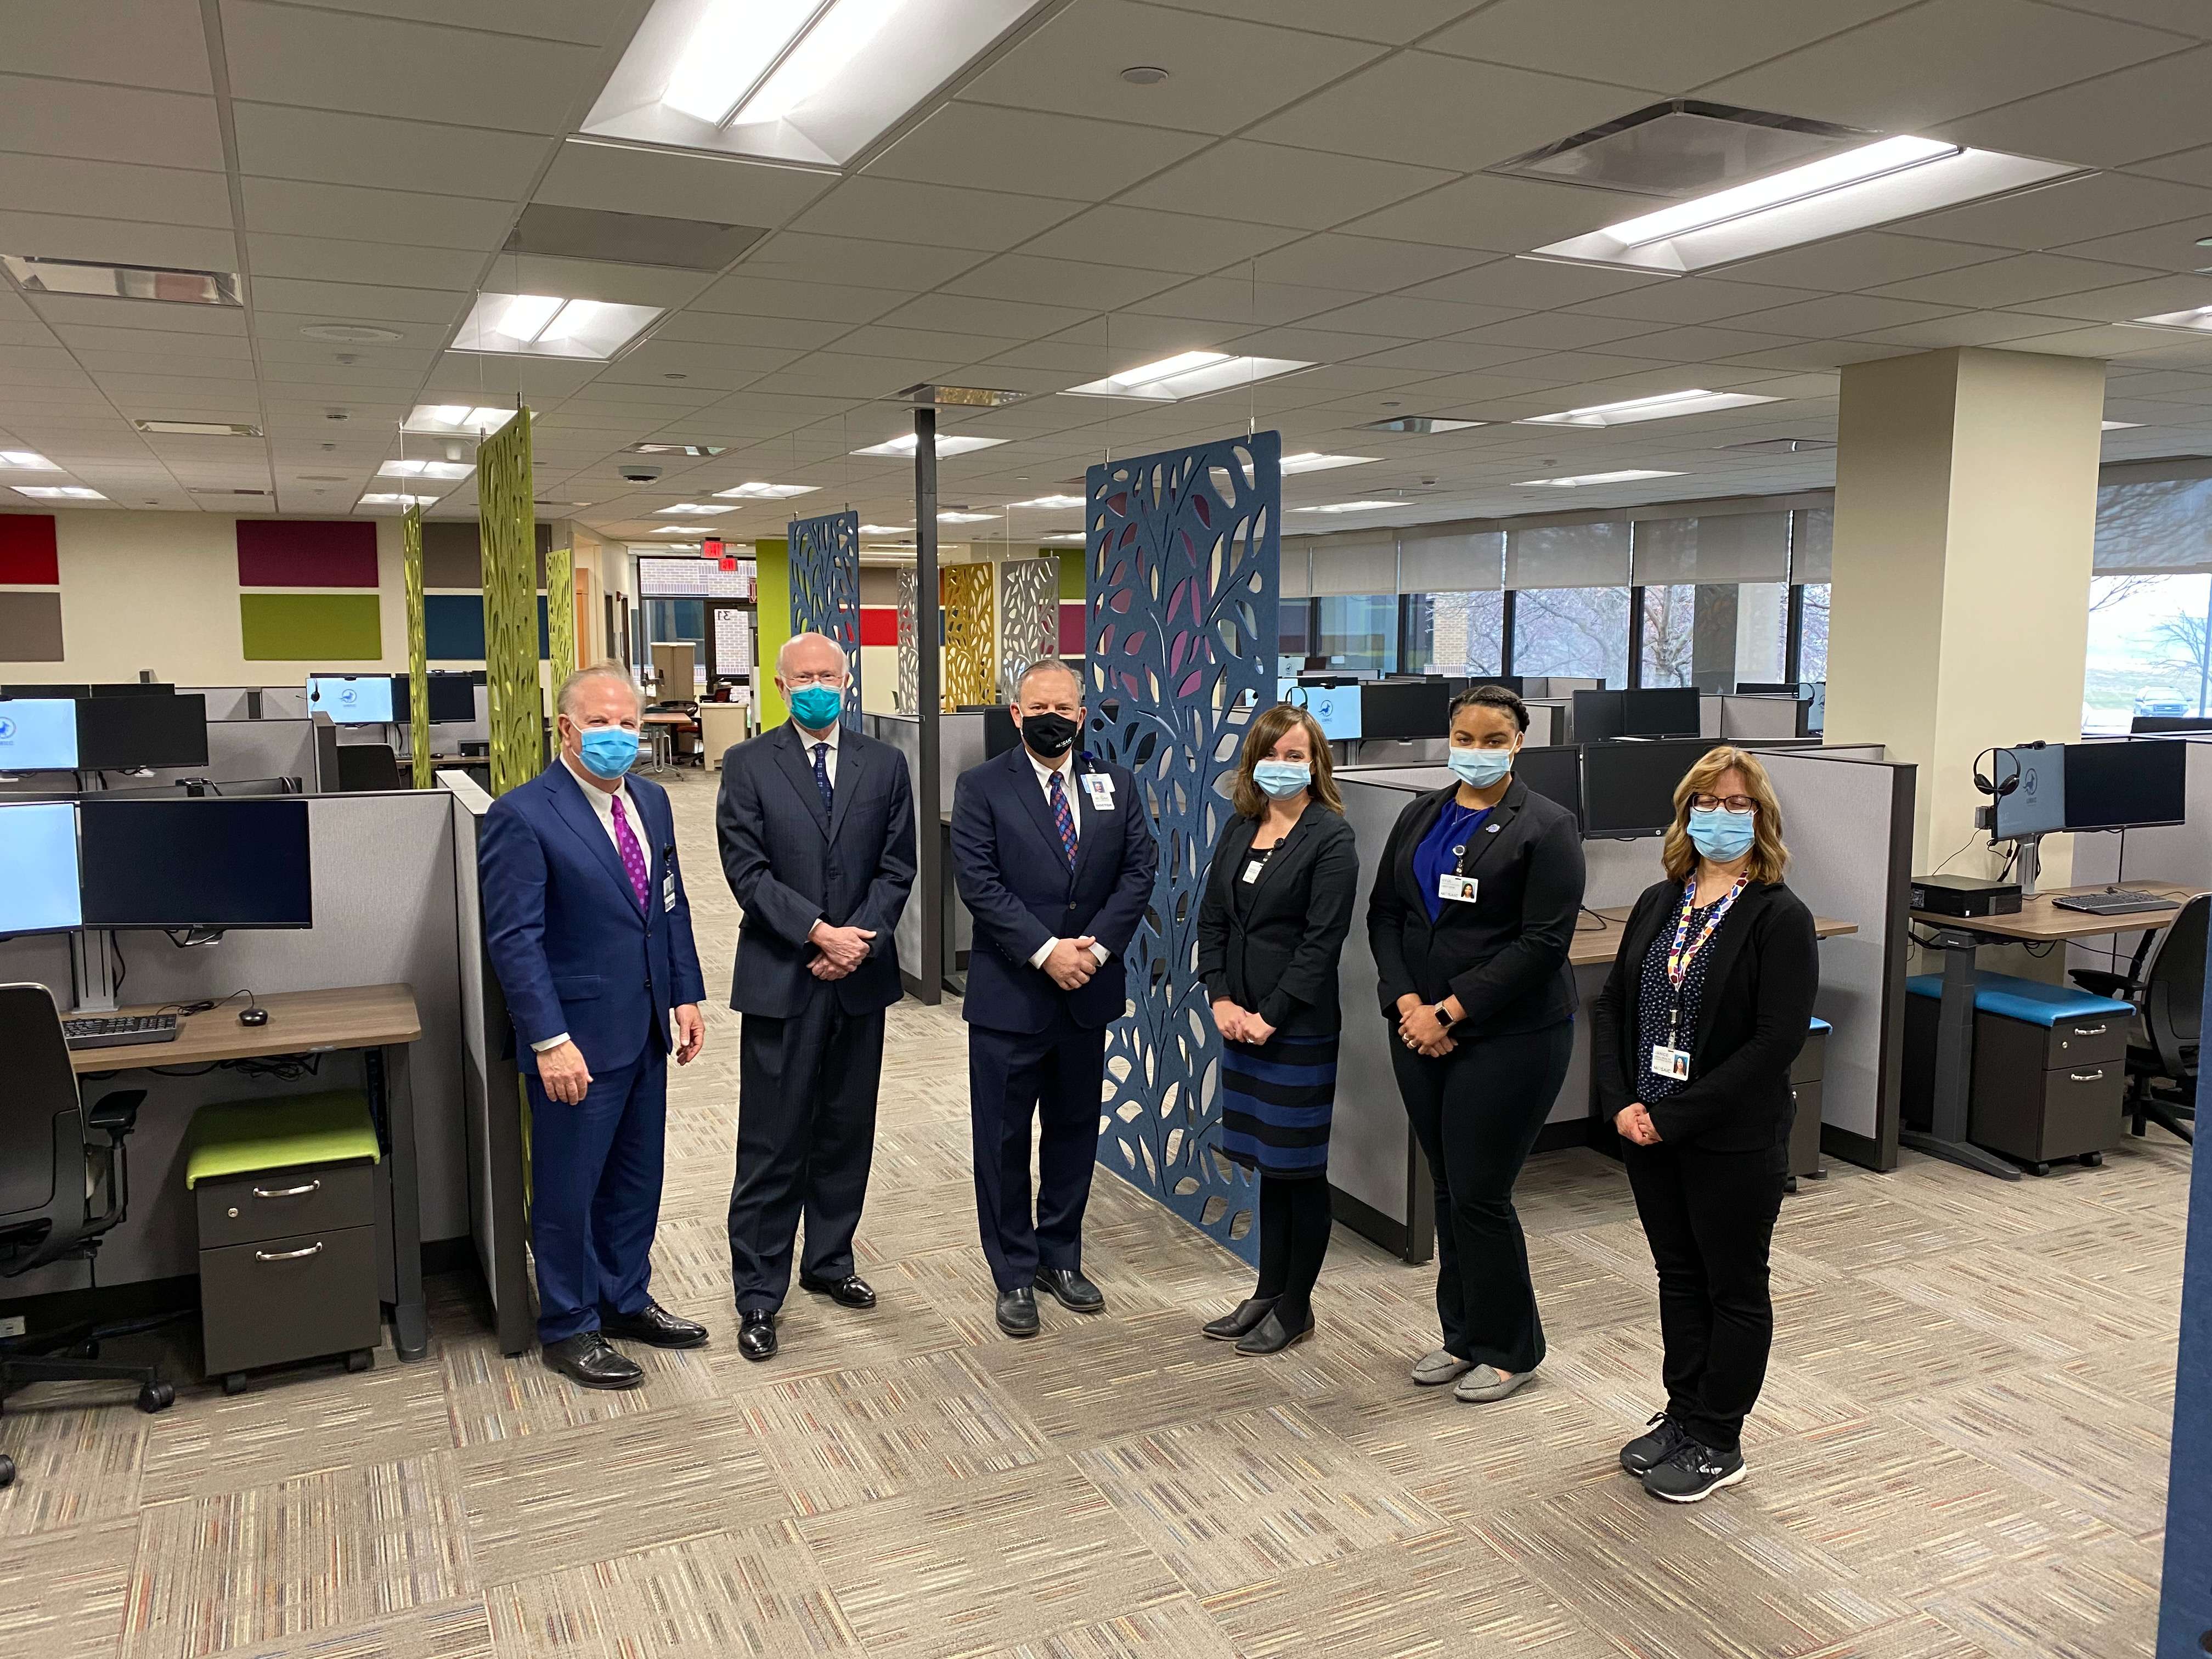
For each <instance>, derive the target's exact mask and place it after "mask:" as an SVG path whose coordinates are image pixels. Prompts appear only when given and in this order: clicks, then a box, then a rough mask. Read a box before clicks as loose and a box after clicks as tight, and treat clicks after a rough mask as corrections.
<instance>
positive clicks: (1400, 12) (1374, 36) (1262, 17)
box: [1161, 0, 1482, 46]
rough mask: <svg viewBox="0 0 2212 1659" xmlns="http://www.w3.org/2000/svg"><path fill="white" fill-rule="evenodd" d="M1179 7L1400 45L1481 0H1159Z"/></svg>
mask: <svg viewBox="0 0 2212 1659" xmlns="http://www.w3.org/2000/svg"><path fill="white" fill-rule="evenodd" d="M1161 3H1163V4H1167V5H1172V6H1174V7H1175V8H1176V9H1178V10H1182V11H1194V12H1203V13H1205V14H1206V15H1209V16H1217V17H1245V18H1249V19H1251V20H1252V21H1255V22H1259V23H1272V24H1276V25H1279V27H1284V28H1297V29H1310V30H1312V31H1314V32H1315V33H1320V34H1340V35H1346V36H1349V37H1350V38H1352V39H1354V40H1382V41H1387V42H1389V44H1391V45H1393V46H1402V45H1403V44H1404V43H1405V42H1407V41H1408V40H1413V39H1415V38H1417V37H1418V36H1420V35H1423V34H1426V33H1428V32H1429V31H1430V30H1431V29H1434V28H1437V27H1441V26H1443V24H1446V23H1449V22H1450V21H1452V20H1453V19H1454V18H1455V17H1461V16H1464V15H1466V14H1467V13H1468V12H1470V11H1475V10H1479V9H1480V6H1481V3H1482V0H1360V3H1359V4H1358V5H1356V6H1355V5H1346V4H1344V3H1343V0H1161Z"/></svg>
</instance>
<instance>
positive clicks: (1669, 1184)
mask: <svg viewBox="0 0 2212 1659" xmlns="http://www.w3.org/2000/svg"><path fill="white" fill-rule="evenodd" d="M1621 1156H1622V1157H1623V1158H1625V1159H1626V1162H1627V1164H1628V1184H1629V1186H1630V1188H1632V1190H1633V1191H1634V1192H1635V1194H1636V1212H1637V1214H1638V1216H1639V1217H1641V1218H1643V1222H1644V1237H1645V1238H1646V1239H1648V1240H1650V1244H1651V1260H1652V1262H1653V1264H1654V1265H1655V1266H1656V1267H1657V1268H1658V1269H1659V1329H1660V1334H1661V1335H1662V1337H1663V1338H1664V1339H1665V1340H1666V1344H1667V1358H1666V1364H1665V1376H1666V1382H1667V1410H1668V1413H1670V1414H1671V1415H1672V1416H1673V1417H1674V1420H1675V1421H1676V1422H1678V1423H1680V1425H1682V1426H1683V1427H1684V1428H1685V1429H1687V1430H1688V1431H1690V1432H1691V1433H1692V1434H1693V1435H1695V1436H1696V1437H1698V1438H1699V1440H1701V1441H1703V1442H1704V1443H1705V1444H1706V1445H1708V1446H1711V1447H1713V1448H1715V1449H1717V1450H1721V1451H1734V1450H1735V1449H1736V1443H1737V1441H1738V1439H1739V1438H1740V1437H1741V1435H1742V1433H1743V1419H1745V1417H1746V1416H1747V1415H1748V1414H1749V1413H1750V1411H1751V1408H1752V1405H1753V1402H1754V1401H1757V1400H1758V1398H1759V1385H1760V1384H1761V1383H1764V1382H1765V1380H1766V1355H1767V1351H1768V1349H1770V1348H1771V1346H1773V1344H1774V1302H1773V1299H1772V1297H1771V1296H1770V1295H1769V1294H1768V1292H1767V1275H1766V1257H1767V1248H1768V1246H1769V1245H1770V1244H1771V1243H1772V1242H1773V1239H1774V1218H1775V1217H1776V1216H1777V1215H1778V1214H1779V1213H1780V1212H1781V1209H1782V1181H1783V1174H1782V1171H1781V1170H1778V1169H1775V1168H1774V1167H1773V1160H1772V1158H1771V1155H1770V1154H1768V1153H1765V1152H1699V1150H1697V1148H1695V1147H1693V1146H1668V1145H1666V1144H1665V1143H1664V1142H1663V1141H1662V1143H1661V1144H1660V1145H1658V1146H1632V1145H1630V1144H1628V1143H1626V1142H1624V1143H1622V1146H1621Z"/></svg>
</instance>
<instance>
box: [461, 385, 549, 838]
mask: <svg viewBox="0 0 2212 1659" xmlns="http://www.w3.org/2000/svg"><path fill="white" fill-rule="evenodd" d="M531 423H532V416H531V411H530V410H527V409H521V410H516V411H515V416H514V418H513V420H511V421H509V422H507V425H506V426H505V427H503V428H501V429H500V430H499V431H498V432H496V433H494V434H493V435H491V436H490V437H489V438H487V439H485V440H484V441H483V443H482V444H480V445H478V446H477V523H478V525H479V526H481V529H482V532H483V611H484V687H485V693H486V697H487V700H488V702H489V704H490V718H491V792H492V793H493V794H495V795H503V794H505V793H507V791H508V790H510V789H512V788H513V787H515V786H516V785H517V784H520V783H527V782H528V781H530V780H531V779H532V778H534V777H536V776H537V775H538V772H539V770H540V769H542V768H543V767H544V764H545V738H544V729H545V693H544V688H543V686H542V685H541V684H540V682H539V679H538V604H537V598H538V595H537V586H538V584H537V580H536V578H537V574H538V569H537V566H538V558H537V549H536V544H537V540H538V514H537V510H536V508H535V507H532V504H531V503H532V495H533V491H532V478H531V471H530V432H531Z"/></svg>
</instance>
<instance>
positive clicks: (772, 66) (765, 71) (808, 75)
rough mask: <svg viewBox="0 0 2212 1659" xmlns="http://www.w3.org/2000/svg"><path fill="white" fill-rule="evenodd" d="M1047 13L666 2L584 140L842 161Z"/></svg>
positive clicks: (1022, 6)
mask: <svg viewBox="0 0 2212 1659" xmlns="http://www.w3.org/2000/svg"><path fill="white" fill-rule="evenodd" d="M1035 9H1036V7H1035V0H655V3H654V5H653V9H652V10H651V11H650V12H648V13H647V15H646V19H645V21H644V22H643V23H642V24H641V25H640V26H639V28H638V31H637V33H636V34H635V37H633V38H632V40H631V41H630V44H629V50H628V51H627V52H624V53H623V58H622V62H621V63H620V64H618V65H617V67H616V70H615V72H614V76H613V78H612V79H611V80H610V81H609V82H607V87H606V90H605V92H604V93H602V94H600V96H599V102H598V103H597V104H595V105H593V106H592V112H591V114H590V115H589V116H588V117H587V118H586V120H585V123H584V133H585V135H586V137H604V138H613V139H621V140H627V141H631V142H643V143H650V144H656V145H665V146H673V147H675V148H678V149H696V150H712V151H717V152H720V154H722V155H744V156H750V157H753V158H755V159H756V160H760V161H795V162H799V163H802V164H805V165H808V166H814V167H842V166H843V165H844V164H845V163H846V162H847V161H850V160H851V159H852V158H853V157H854V155H858V154H859V153H860V151H861V150H863V149H866V147H867V146H868V145H869V144H871V143H873V142H874V141H875V140H876V139H877V138H878V137H880V136H881V135H882V134H883V133H884V132H885V131H888V130H889V129H890V127H892V126H893V125H896V123H897V122H898V121H899V120H900V119H901V118H902V117H904V116H905V115H906V114H907V113H908V111H910V110H912V109H913V108H915V106H917V105H918V104H920V103H921V101H922V100H924V99H925V98H927V97H928V96H929V95H930V94H932V93H933V92H934V91H935V90H937V88H939V87H941V86H943V85H944V84H945V82H947V81H950V80H951V79H952V78H953V77H954V76H956V75H957V73H958V72H959V70H961V69H962V68H963V66H965V65H966V64H969V63H970V62H972V61H973V60H974V59H975V58H977V57H978V56H980V55H981V53H983V52H985V51H987V49H988V48H989V47H990V46H991V45H992V44H993V43H994V41H996V40H998V38H999V37H1000V35H1001V34H1003V33H1006V30H1007V29H1009V28H1011V27H1012V26H1013V25H1014V24H1016V23H1018V22H1019V21H1022V19H1023V18H1024V17H1025V16H1027V15H1029V14H1030V12H1032V11H1033V10H1035Z"/></svg>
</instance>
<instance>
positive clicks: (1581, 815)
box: [1513, 693, 1712, 841]
mask: <svg viewBox="0 0 2212 1659" xmlns="http://www.w3.org/2000/svg"><path fill="white" fill-rule="evenodd" d="M1692 695H1695V694H1694V693H1692ZM1711 747H1712V745H1711V744H1710V743H1708V742H1706V741H1705V739H1704V738H1655V739H1651V740H1649V741H1644V742H1637V743H1593V744H1579V743H1575V744H1557V745H1554V746H1553V747H1549V748H1541V749H1523V750H1522V751H1521V752H1520V754H1519V755H1518V756H1516V757H1515V759H1514V762H1513V775H1514V776H1515V777H1516V778H1518V779H1520V780H1521V781H1522V782H1523V783H1525V784H1527V785H1528V789H1529V792H1530V793H1532V794H1538V795H1541V796H1543V797H1544V798H1545V799H1547V800H1550V801H1556V802H1557V803H1558V804H1559V805H1561V806H1564V807H1565V808H1566V809H1567V811H1570V812H1571V813H1573V814H1574V815H1575V821H1576V823H1578V824H1579V825H1581V827H1582V832H1583V836H1586V837H1589V838H1593V839H1605V840H1620V841H1629V840H1634V839H1636V838H1638V837H1639V836H1661V835H1664V834H1666V832H1667V829H1668V826H1669V825H1671V824H1672V823H1674V786H1675V785H1676V784H1678V783H1680V782H1681V781H1682V776H1683V775H1684V774H1685V773H1686V772H1687V771H1688V770H1689V769H1691V768H1692V766H1694V765H1696V764H1697V763H1698V762H1699V759H1700V758H1701V757H1703V756H1704V755H1705V751H1706V750H1708V749H1710V748H1711Z"/></svg>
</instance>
